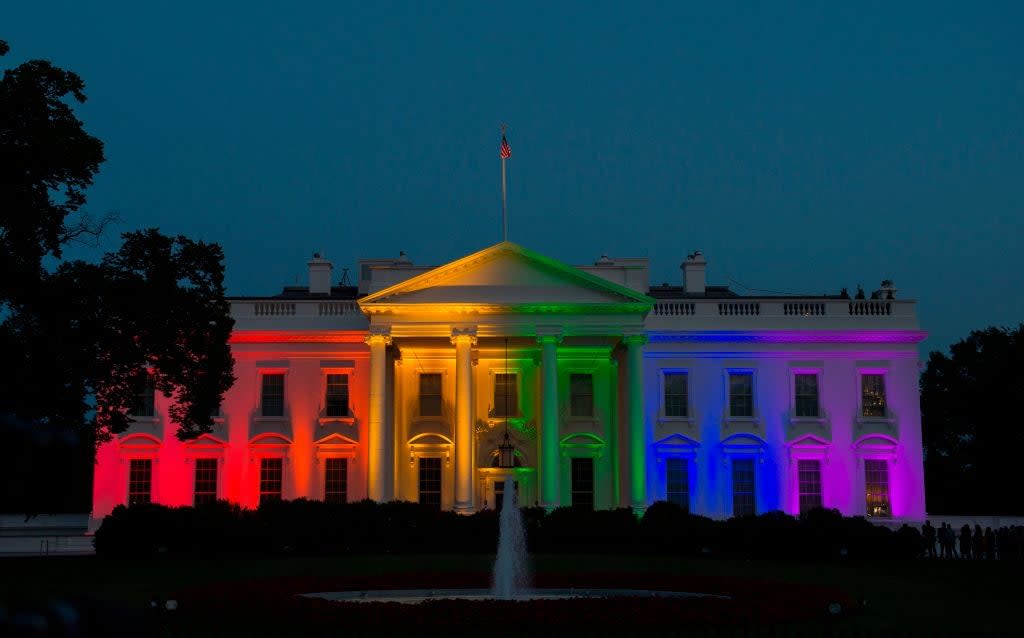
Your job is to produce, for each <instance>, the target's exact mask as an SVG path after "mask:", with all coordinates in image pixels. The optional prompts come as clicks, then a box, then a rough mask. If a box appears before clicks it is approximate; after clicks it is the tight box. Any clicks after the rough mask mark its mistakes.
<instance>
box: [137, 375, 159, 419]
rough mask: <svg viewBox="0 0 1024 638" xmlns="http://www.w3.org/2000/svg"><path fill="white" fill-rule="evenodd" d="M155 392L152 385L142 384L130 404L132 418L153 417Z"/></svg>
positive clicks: (154, 412)
mask: <svg viewBox="0 0 1024 638" xmlns="http://www.w3.org/2000/svg"><path fill="white" fill-rule="evenodd" d="M155 398H156V392H155V390H154V388H153V384H152V383H149V382H147V383H143V384H142V385H141V386H139V389H138V391H137V392H136V393H135V399H134V401H133V402H132V416H154V415H155V414H156V409H155Z"/></svg>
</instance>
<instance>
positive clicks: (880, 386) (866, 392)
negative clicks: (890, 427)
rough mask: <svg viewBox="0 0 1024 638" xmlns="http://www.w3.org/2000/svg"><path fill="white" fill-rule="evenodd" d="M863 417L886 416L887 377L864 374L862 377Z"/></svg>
mask: <svg viewBox="0 0 1024 638" xmlns="http://www.w3.org/2000/svg"><path fill="white" fill-rule="evenodd" d="M860 387H861V415H862V416H872V417H884V416H885V375H881V374H864V375H861V377H860Z"/></svg>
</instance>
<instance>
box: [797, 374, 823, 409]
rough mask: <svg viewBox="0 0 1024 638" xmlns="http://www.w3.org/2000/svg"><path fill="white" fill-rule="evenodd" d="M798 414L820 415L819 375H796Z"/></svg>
mask: <svg viewBox="0 0 1024 638" xmlns="http://www.w3.org/2000/svg"><path fill="white" fill-rule="evenodd" d="M794 385H795V386H796V397H795V399H796V400H795V403H796V406H795V407H796V416H798V417H800V416H805V417H816V416H818V375H816V374H798V375H796V379H795V383H794Z"/></svg>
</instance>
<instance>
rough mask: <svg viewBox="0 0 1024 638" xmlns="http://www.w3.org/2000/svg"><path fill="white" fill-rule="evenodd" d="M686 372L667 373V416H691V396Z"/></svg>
mask: <svg viewBox="0 0 1024 638" xmlns="http://www.w3.org/2000/svg"><path fill="white" fill-rule="evenodd" d="M686 380H687V377H686V373H685V372H666V373H665V416H683V417H685V416H689V413H690V397H689V391H688V389H687V387H686Z"/></svg>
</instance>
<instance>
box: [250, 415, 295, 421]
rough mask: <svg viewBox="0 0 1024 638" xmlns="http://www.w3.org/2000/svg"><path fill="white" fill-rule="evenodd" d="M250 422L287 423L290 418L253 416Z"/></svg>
mask: <svg viewBox="0 0 1024 638" xmlns="http://www.w3.org/2000/svg"><path fill="white" fill-rule="evenodd" d="M252 420H253V421H255V422H256V423H287V422H288V421H289V420H290V418H289V417H287V416H254V417H253V418H252Z"/></svg>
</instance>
